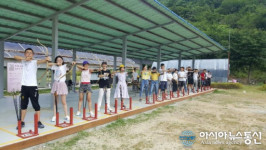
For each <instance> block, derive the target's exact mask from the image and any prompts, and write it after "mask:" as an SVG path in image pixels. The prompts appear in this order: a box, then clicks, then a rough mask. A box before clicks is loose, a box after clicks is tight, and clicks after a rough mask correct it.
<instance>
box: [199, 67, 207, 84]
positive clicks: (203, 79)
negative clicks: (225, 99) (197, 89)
mask: <svg viewBox="0 0 266 150" xmlns="http://www.w3.org/2000/svg"><path fill="white" fill-rule="evenodd" d="M200 78H201V86H206V69H204V70H203V72H202V73H201V74H200Z"/></svg>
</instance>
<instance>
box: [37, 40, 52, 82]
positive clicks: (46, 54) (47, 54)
mask: <svg viewBox="0 0 266 150" xmlns="http://www.w3.org/2000/svg"><path fill="white" fill-rule="evenodd" d="M37 42H38V43H39V44H40V45H41V46H42V47H44V48H45V50H46V53H45V56H46V57H49V51H48V48H47V47H46V46H45V45H43V44H42V43H41V42H40V41H39V39H37ZM48 71H49V70H48V61H46V71H45V72H44V73H43V74H42V75H41V77H40V78H39V79H38V81H39V82H40V81H41V79H42V78H43V77H44V75H46V82H47V79H48V74H47V72H48Z"/></svg>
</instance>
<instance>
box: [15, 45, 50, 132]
mask: <svg viewBox="0 0 266 150" xmlns="http://www.w3.org/2000/svg"><path fill="white" fill-rule="evenodd" d="M24 56H25V57H21V56H15V57H14V58H15V60H18V61H21V62H22V65H23V73H22V80H21V106H20V107H21V127H24V126H25V122H24V119H25V116H26V113H27V108H28V104H29V99H30V101H31V104H32V106H33V108H34V110H35V112H36V113H37V115H38V128H44V125H43V124H42V123H41V121H40V109H41V107H40V104H39V92H38V87H37V68H38V65H39V64H43V63H46V62H47V61H50V58H49V57H46V58H45V59H43V60H35V59H33V56H34V51H33V50H32V49H31V48H27V49H26V50H25V52H24Z"/></svg>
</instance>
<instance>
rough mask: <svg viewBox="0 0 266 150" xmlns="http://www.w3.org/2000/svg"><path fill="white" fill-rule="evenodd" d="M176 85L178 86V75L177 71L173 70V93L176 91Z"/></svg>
mask: <svg viewBox="0 0 266 150" xmlns="http://www.w3.org/2000/svg"><path fill="white" fill-rule="evenodd" d="M177 85H178V74H177V69H175V72H174V73H173V92H176V91H177Z"/></svg>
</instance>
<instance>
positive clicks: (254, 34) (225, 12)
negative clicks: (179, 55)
mask: <svg viewBox="0 0 266 150" xmlns="http://www.w3.org/2000/svg"><path fill="white" fill-rule="evenodd" d="M160 2H161V3H163V4H164V5H166V6H167V7H168V8H170V9H171V10H173V11H174V12H175V13H176V14H178V15H179V16H181V17H182V18H184V19H186V20H188V21H189V22H190V23H191V24H193V25H194V26H196V27H197V28H199V29H200V30H201V31H203V32H205V33H206V34H207V35H208V36H210V37H211V38H213V39H214V40H216V41H217V42H219V43H221V44H222V45H223V46H224V47H225V48H226V49H227V50H226V51H221V52H219V53H216V54H209V55H204V56H200V58H227V57H228V52H230V72H231V77H233V78H238V79H242V80H243V79H244V80H246V82H248V80H250V82H253V81H256V82H257V83H258V82H265V81H266V0H160ZM229 35H230V46H229Z"/></svg>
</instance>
